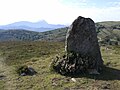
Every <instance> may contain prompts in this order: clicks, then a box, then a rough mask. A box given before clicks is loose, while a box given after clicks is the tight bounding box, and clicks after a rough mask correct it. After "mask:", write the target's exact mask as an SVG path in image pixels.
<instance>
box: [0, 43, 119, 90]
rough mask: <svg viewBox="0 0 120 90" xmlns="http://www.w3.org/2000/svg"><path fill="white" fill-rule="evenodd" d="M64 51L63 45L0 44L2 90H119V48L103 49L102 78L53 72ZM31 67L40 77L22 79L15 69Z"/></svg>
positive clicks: (0, 82)
mask: <svg viewBox="0 0 120 90" xmlns="http://www.w3.org/2000/svg"><path fill="white" fill-rule="evenodd" d="M63 52H64V43H56V42H1V43H0V90H119V89H120V46H102V47H101V52H102V56H103V60H104V64H105V65H106V67H105V68H104V69H103V72H101V74H100V75H98V76H95V75H78V76H76V77H70V76H69V77H68V76H62V75H60V74H57V73H55V72H51V71H50V67H49V65H50V62H51V61H52V59H53V58H54V57H55V56H56V55H57V54H59V55H61V54H62V53H63ZM21 65H28V66H30V67H33V68H34V69H35V70H36V71H37V74H36V75H34V76H19V75H18V74H17V73H16V67H18V66H21ZM73 78H74V79H75V80H76V81H73V80H72V79H73Z"/></svg>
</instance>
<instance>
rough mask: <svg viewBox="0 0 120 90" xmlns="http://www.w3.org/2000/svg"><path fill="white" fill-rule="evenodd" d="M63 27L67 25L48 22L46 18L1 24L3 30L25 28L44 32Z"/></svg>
mask: <svg viewBox="0 0 120 90" xmlns="http://www.w3.org/2000/svg"><path fill="white" fill-rule="evenodd" d="M63 27H66V26H65V25H61V24H56V25H55V24H48V23H47V22H46V21H45V20H42V21H38V22H29V21H20V22H15V23H11V24H7V25H0V29H3V30H8V29H25V30H30V31H38V32H44V31H48V30H53V29H57V28H63Z"/></svg>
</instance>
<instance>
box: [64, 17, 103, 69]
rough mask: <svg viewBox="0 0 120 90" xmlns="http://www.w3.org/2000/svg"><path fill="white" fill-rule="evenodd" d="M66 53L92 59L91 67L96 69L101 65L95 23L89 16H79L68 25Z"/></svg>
mask: <svg viewBox="0 0 120 90" xmlns="http://www.w3.org/2000/svg"><path fill="white" fill-rule="evenodd" d="M65 48H66V51H67V53H70V52H74V53H79V54H81V55H83V56H85V57H87V56H89V58H91V59H94V60H93V61H90V62H91V63H93V64H94V65H93V66H92V68H94V69H97V70H98V68H99V67H101V66H102V65H103V60H102V58H101V53H100V48H99V45H98V39H97V33H96V29H95V23H94V21H93V20H92V19H90V18H84V17H81V16H79V17H78V18H77V19H76V20H75V21H74V22H73V23H72V25H71V26H70V27H69V29H68V32H67V36H66V47H65Z"/></svg>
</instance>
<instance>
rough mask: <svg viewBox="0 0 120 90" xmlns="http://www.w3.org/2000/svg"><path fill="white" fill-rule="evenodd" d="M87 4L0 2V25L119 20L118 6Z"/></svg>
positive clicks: (84, 0)
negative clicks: (32, 22)
mask: <svg viewBox="0 0 120 90" xmlns="http://www.w3.org/2000/svg"><path fill="white" fill-rule="evenodd" d="M63 1H64V2H63ZM73 2H74V3H73ZM78 2H80V3H78ZM87 4H88V0H71V2H70V0H69V2H68V0H0V24H8V23H12V22H16V21H34V22H35V21H38V20H41V19H44V20H46V21H47V22H48V23H53V24H70V23H72V21H73V20H74V19H76V18H77V17H78V16H84V17H90V18H92V19H93V20H94V21H95V22H98V21H108V20H120V17H119V16H120V7H119V6H117V7H116V6H112V5H111V6H110V7H104V8H99V7H96V5H95V6H94V7H93V6H92V7H90V6H89V7H88V6H86V5H87ZM94 4H95V3H94ZM114 4H115V3H114ZM91 5H92V3H91Z"/></svg>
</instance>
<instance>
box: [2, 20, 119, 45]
mask: <svg viewBox="0 0 120 90" xmlns="http://www.w3.org/2000/svg"><path fill="white" fill-rule="evenodd" d="M95 25H96V32H97V35H98V40H99V42H100V43H102V44H120V22H113V21H112V22H111V21H108V22H98V23H96V24H95ZM67 29H68V27H65V28H59V29H55V30H50V31H45V32H34V31H27V30H2V31H1V32H0V41H8V40H19V41H29V40H30V41H36V40H37V41H41V40H45V41H65V37H66V32H67Z"/></svg>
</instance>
